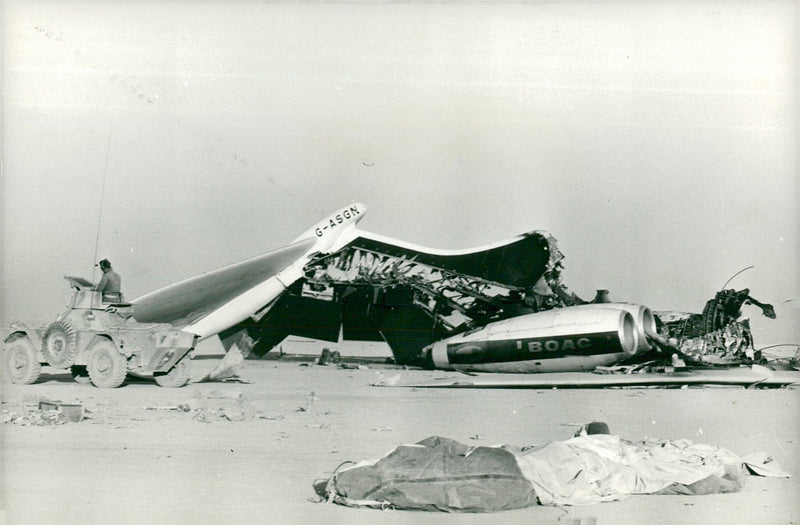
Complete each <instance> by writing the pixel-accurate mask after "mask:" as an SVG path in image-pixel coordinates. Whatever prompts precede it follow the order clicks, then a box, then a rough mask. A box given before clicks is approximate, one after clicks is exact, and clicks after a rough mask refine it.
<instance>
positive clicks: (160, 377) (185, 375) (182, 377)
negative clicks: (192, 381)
mask: <svg viewBox="0 0 800 525" xmlns="http://www.w3.org/2000/svg"><path fill="white" fill-rule="evenodd" d="M153 377H154V378H155V380H156V383H158V386H163V387H164V388H180V387H182V386H184V385H186V383H188V382H189V365H187V364H186V360H185V359H184V360H182V361H181V362H179V363H178V364H177V365H175V366H173V367H172V370H170V371H169V372H167V373H166V374H165V373H163V372H156V373H154V374H153Z"/></svg>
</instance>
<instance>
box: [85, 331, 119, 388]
mask: <svg viewBox="0 0 800 525" xmlns="http://www.w3.org/2000/svg"><path fill="white" fill-rule="evenodd" d="M86 369H87V370H88V371H89V379H91V380H92V384H93V385H94V386H96V387H98V388H117V387H118V386H119V385H121V384H122V382H123V381H125V374H126V373H127V372H128V363H127V360H126V359H125V356H123V355H122V354H120V353H119V350H117V345H115V344H114V343H113V342H112V341H110V340H108V339H98V340H97V341H96V342H95V343H94V344H93V345H92V348H91V349H90V350H89V362H88V364H87V365H86Z"/></svg>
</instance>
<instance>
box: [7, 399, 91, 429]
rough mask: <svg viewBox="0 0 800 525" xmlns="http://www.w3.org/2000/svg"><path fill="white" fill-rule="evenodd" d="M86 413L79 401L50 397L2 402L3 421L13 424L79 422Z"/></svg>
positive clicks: (39, 424) (34, 424) (37, 424)
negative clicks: (65, 401)
mask: <svg viewBox="0 0 800 525" xmlns="http://www.w3.org/2000/svg"><path fill="white" fill-rule="evenodd" d="M86 413H88V410H85V409H84V407H83V405H81V404H80V403H62V402H61V401H53V400H50V399H44V398H42V399H40V400H39V401H38V402H35V401H34V402H31V400H30V399H26V400H23V401H21V402H18V403H13V402H3V423H4V424H5V423H11V424H14V425H21V426H26V425H31V426H47V425H63V424H65V423H79V422H81V421H83V420H84V417H85V416H86Z"/></svg>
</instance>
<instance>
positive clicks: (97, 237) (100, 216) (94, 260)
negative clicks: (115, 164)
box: [92, 120, 114, 282]
mask: <svg viewBox="0 0 800 525" xmlns="http://www.w3.org/2000/svg"><path fill="white" fill-rule="evenodd" d="M113 128H114V121H113V120H112V121H111V123H110V124H109V125H108V141H107V143H106V164H105V166H104V167H103V184H102V186H101V187H100V211H99V212H98V213H97V234H96V235H95V238H94V257H93V258H92V282H94V273H95V271H96V270H95V268H96V265H97V247H98V246H99V244H100V224H101V222H102V220H103V201H105V196H106V176H107V175H108V157H109V154H110V153H111V130H112V129H113Z"/></svg>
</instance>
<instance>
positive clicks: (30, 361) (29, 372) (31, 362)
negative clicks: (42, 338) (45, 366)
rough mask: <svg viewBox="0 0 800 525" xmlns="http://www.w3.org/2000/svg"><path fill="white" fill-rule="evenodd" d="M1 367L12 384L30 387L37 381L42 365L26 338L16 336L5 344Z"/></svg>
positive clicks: (34, 349) (31, 344)
mask: <svg viewBox="0 0 800 525" xmlns="http://www.w3.org/2000/svg"><path fill="white" fill-rule="evenodd" d="M4 350H5V351H4V352H3V366H4V367H5V369H6V375H7V376H8V378H9V379H10V380H11V382H12V383H16V384H18V385H30V384H32V383H35V382H36V380H37V379H39V374H40V373H41V372H42V365H40V364H39V360H38V359H37V357H36V348H35V347H34V346H33V343H31V340H30V339H28V336H25V335H23V336H18V337H16V338H15V339H12V340H11V341H9V342H7V343H6V344H5V349H4Z"/></svg>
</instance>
